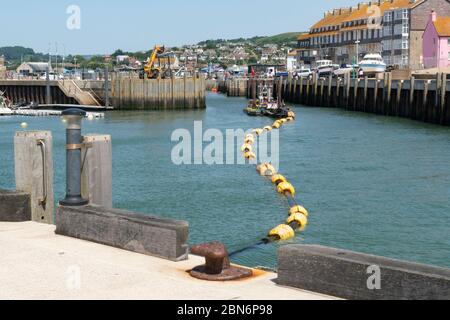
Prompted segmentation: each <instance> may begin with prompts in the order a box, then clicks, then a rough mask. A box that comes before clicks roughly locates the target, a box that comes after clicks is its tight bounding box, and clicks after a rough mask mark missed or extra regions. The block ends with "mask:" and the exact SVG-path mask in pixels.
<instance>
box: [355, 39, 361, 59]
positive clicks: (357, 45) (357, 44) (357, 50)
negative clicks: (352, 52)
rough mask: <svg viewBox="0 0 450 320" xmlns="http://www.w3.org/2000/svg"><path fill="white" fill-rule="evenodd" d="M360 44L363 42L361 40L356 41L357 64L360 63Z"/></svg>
mask: <svg viewBox="0 0 450 320" xmlns="http://www.w3.org/2000/svg"><path fill="white" fill-rule="evenodd" d="M360 43H361V41H359V39H358V40H356V41H355V44H356V61H355V64H358V63H359V44H360Z"/></svg>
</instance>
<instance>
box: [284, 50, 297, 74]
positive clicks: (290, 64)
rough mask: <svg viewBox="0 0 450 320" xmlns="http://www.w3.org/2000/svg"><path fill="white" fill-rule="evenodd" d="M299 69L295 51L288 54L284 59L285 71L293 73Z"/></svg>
mask: <svg viewBox="0 0 450 320" xmlns="http://www.w3.org/2000/svg"><path fill="white" fill-rule="evenodd" d="M298 67H299V65H298V62H297V50H293V51H291V52H289V53H288V55H287V58H286V70H287V71H288V72H294V71H295V70H297V69H298Z"/></svg>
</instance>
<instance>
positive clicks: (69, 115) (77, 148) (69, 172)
mask: <svg viewBox="0 0 450 320" xmlns="http://www.w3.org/2000/svg"><path fill="white" fill-rule="evenodd" d="M62 116H63V117H64V119H65V120H66V125H67V129H66V139H67V144H66V176H67V180H66V198H65V199H64V200H62V201H60V205H62V206H84V205H87V204H88V203H89V201H88V200H85V199H83V198H82V197H81V149H82V147H83V144H82V143H83V138H82V136H81V119H82V117H84V116H86V112H85V111H83V110H80V109H68V110H65V111H63V113H62Z"/></svg>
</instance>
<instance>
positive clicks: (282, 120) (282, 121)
mask: <svg viewBox="0 0 450 320" xmlns="http://www.w3.org/2000/svg"><path fill="white" fill-rule="evenodd" d="M280 121H281V123H286V122H288V120H287V119H280Z"/></svg>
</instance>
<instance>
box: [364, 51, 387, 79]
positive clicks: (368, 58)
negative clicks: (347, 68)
mask: <svg viewBox="0 0 450 320" xmlns="http://www.w3.org/2000/svg"><path fill="white" fill-rule="evenodd" d="M359 67H360V69H361V70H362V71H363V72H364V74H376V73H382V72H385V71H386V63H384V61H383V58H382V57H381V55H380V54H379V53H369V54H366V55H365V56H364V59H362V60H361V62H360V63H359Z"/></svg>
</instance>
